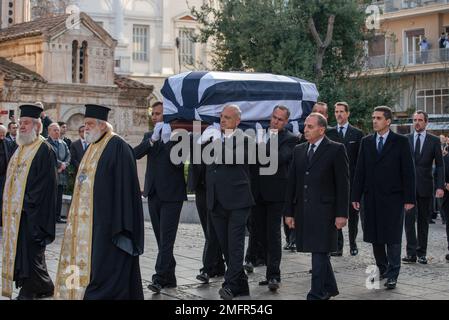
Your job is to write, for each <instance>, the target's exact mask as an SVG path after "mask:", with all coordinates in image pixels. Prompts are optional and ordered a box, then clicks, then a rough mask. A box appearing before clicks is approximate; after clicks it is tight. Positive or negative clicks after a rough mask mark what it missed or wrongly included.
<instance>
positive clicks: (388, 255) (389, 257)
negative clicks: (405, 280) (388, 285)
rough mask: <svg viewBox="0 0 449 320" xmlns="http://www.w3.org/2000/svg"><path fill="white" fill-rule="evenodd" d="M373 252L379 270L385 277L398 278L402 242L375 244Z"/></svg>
mask: <svg viewBox="0 0 449 320" xmlns="http://www.w3.org/2000/svg"><path fill="white" fill-rule="evenodd" d="M373 253H374V258H375V259H376V265H377V267H378V268H379V272H380V274H381V275H383V276H384V277H385V278H388V279H395V280H397V279H398V277H399V271H400V270H401V244H400V243H398V244H374V243H373Z"/></svg>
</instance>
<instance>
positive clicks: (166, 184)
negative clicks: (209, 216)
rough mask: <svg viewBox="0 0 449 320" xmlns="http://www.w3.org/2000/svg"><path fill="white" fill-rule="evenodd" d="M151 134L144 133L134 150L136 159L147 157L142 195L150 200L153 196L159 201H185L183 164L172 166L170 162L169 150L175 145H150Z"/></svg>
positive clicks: (159, 143)
mask: <svg viewBox="0 0 449 320" xmlns="http://www.w3.org/2000/svg"><path fill="white" fill-rule="evenodd" d="M152 134H153V133H152V132H147V133H145V135H144V137H143V140H142V142H141V143H140V144H139V145H138V146H136V147H135V148H134V155H135V157H136V159H141V158H143V157H144V156H147V170H146V173H145V186H144V190H143V195H144V196H145V197H148V198H149V199H151V197H152V196H153V195H155V194H157V196H158V197H159V199H161V201H167V202H175V201H184V200H187V192H186V183H185V179H184V164H183V163H181V164H179V165H174V164H173V163H172V162H171V160H170V151H171V148H172V147H173V146H174V145H175V144H176V143H177V142H175V141H169V142H168V143H166V144H165V143H163V142H162V141H160V140H159V141H156V142H155V143H154V145H153V146H151V144H150V138H151V136H152Z"/></svg>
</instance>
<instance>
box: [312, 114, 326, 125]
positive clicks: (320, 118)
mask: <svg viewBox="0 0 449 320" xmlns="http://www.w3.org/2000/svg"><path fill="white" fill-rule="evenodd" d="M309 117H315V118H316V120H317V123H318V126H319V127H321V128H327V119H326V117H325V116H323V115H322V114H321V113H318V112H312V113H311V114H309Z"/></svg>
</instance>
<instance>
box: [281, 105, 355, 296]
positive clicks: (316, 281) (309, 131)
mask: <svg viewBox="0 0 449 320" xmlns="http://www.w3.org/2000/svg"><path fill="white" fill-rule="evenodd" d="M326 127H327V121H326V118H325V117H324V116H322V115H321V114H319V113H312V114H310V115H309V116H308V117H307V119H306V121H305V127H304V135H305V137H306V139H307V141H308V143H302V144H300V145H299V146H297V147H296V148H295V150H294V152H293V160H292V165H291V168H290V173H289V179H288V186H287V194H286V207H285V215H286V218H285V220H286V223H287V224H288V225H289V227H290V228H294V229H296V247H297V250H298V251H299V252H311V253H312V287H311V289H310V291H309V293H308V295H307V299H308V300H327V299H330V298H331V297H334V296H336V295H338V294H339V291H338V287H337V282H336V280H335V276H334V272H333V270H332V265H331V263H330V258H329V253H330V252H333V251H335V250H336V249H337V230H338V229H341V228H343V227H344V226H345V225H346V222H347V217H348V205H349V168H348V157H347V155H346V151H345V147H344V146H343V145H342V144H340V143H337V142H333V141H331V140H330V139H329V138H327V137H326V136H325V132H326Z"/></svg>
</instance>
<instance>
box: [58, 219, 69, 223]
mask: <svg viewBox="0 0 449 320" xmlns="http://www.w3.org/2000/svg"><path fill="white" fill-rule="evenodd" d="M56 223H67V221H66V220H64V219H62V218H58V219H56Z"/></svg>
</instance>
